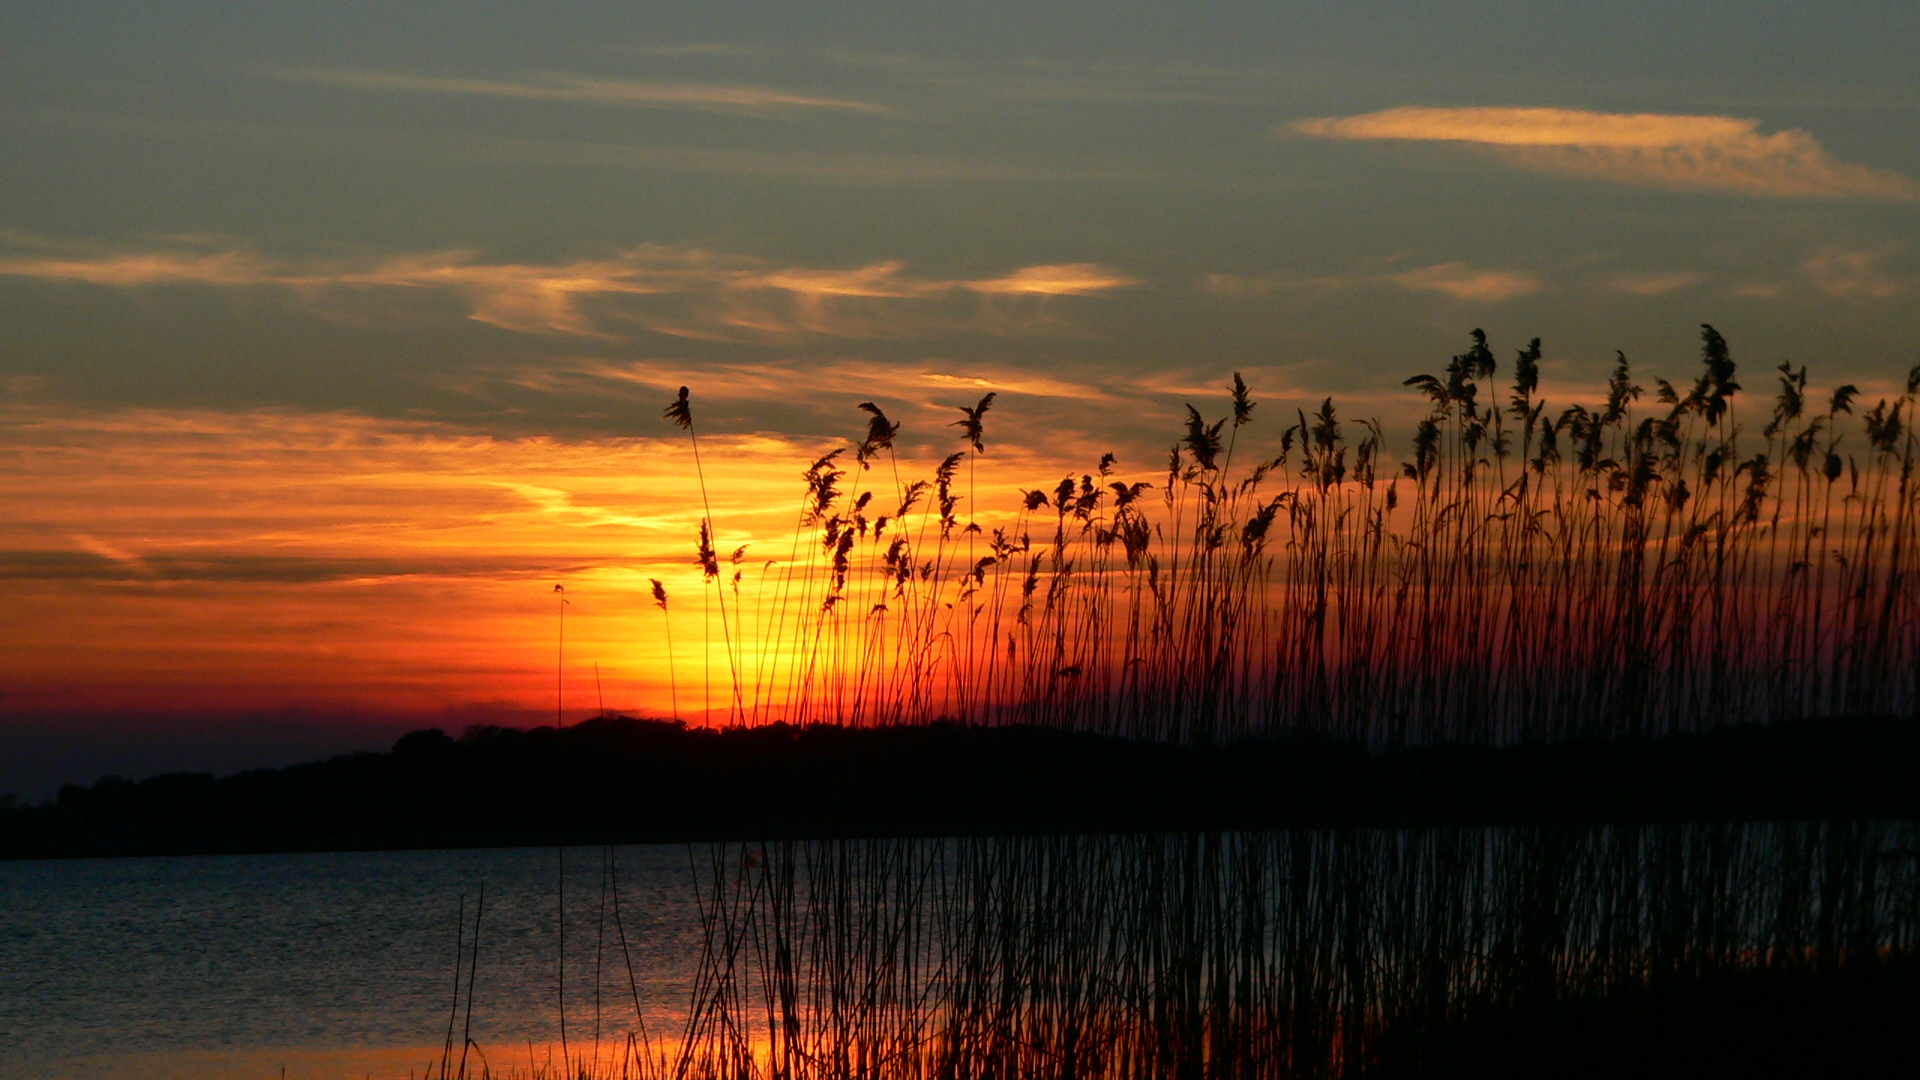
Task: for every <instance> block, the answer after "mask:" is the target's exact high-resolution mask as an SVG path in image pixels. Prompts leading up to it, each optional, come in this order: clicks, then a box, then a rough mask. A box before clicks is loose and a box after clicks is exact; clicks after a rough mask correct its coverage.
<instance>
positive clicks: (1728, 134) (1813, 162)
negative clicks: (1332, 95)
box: [1287, 107, 1920, 201]
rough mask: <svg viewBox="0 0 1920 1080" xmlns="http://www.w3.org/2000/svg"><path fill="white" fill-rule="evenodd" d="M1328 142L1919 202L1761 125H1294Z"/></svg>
mask: <svg viewBox="0 0 1920 1080" xmlns="http://www.w3.org/2000/svg"><path fill="white" fill-rule="evenodd" d="M1287 128H1288V130H1290V131H1293V132H1295V133H1298V134H1302V135H1310V136H1315V137H1319V138H1328V139H1346V140H1361V141H1416V142H1440V143H1453V144H1460V145H1464V146H1469V147H1472V148H1474V149H1477V150H1480V151H1482V152H1485V153H1489V154H1492V155H1494V156H1496V157H1498V158H1500V159H1501V160H1504V161H1507V162H1509V163H1511V164H1513V165H1516V166H1519V167H1521V168H1526V169H1532V170H1534V171H1537V172H1545V173H1552V174H1556V175H1562V176H1577V177H1590V178H1594V179H1601V180H1611V181H1615V182H1618V183H1627V184H1638V185H1644V186H1651V187H1663V188H1672V189H1677V190H1682V191H1711V192H1725V193H1731V194H1739V195H1753V196H1769V197H1781V198H1786V197H1802V198H1865V199H1889V200H1903V201H1904V200H1912V199H1920V182H1916V181H1914V180H1912V179H1911V178H1909V177H1906V176H1902V175H1900V174H1899V173H1895V172H1890V171H1887V170H1884V169H1876V168H1872V167H1870V166H1866V165H1856V164H1854V163H1852V162H1846V161H1841V160H1839V159H1837V158H1835V157H1833V156H1832V155H1831V154H1829V153H1827V151H1826V149H1825V148H1824V147H1822V146H1821V145H1820V143H1819V142H1818V141H1817V140H1816V139H1814V137H1813V136H1812V135H1811V134H1809V133H1807V132H1805V131H1800V130H1796V129H1788V130H1785V131H1777V132H1773V133H1771V134H1768V133H1763V132H1761V131H1760V122H1759V121H1758V120H1748V119H1742V118H1740V117H1733V116H1692V115H1680V114H1669V113H1604V112H1588V111H1584V110H1579V109H1547V108H1423V107H1403V108H1396V109H1384V110H1381V111H1379V112H1371V113H1365V114H1362V115H1359V116H1339V117H1317V118H1311V119H1305V120H1298V121H1295V122H1294V123H1292V124H1290V125H1288V126H1287Z"/></svg>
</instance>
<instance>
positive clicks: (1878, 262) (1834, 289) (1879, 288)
mask: <svg viewBox="0 0 1920 1080" xmlns="http://www.w3.org/2000/svg"><path fill="white" fill-rule="evenodd" d="M1894 253H1895V251H1894V249H1891V248H1879V249H1874V250H1854V249H1848V248H1839V247H1833V248H1827V249H1824V250H1822V251H1820V252H1817V253H1816V254H1815V255H1814V256H1813V257H1812V258H1810V259H1808V260H1807V261H1806V262H1805V263H1804V264H1802V265H1801V268H1800V269H1801V272H1802V273H1804V274H1805V275H1806V278H1807V282H1808V284H1811V285H1812V286H1813V287H1814V288H1816V289H1818V290H1820V291H1821V292H1823V293H1826V294H1827V295H1828V296H1832V297H1836V298H1838V299H1841V300H1851V301H1854V302H1856V303H1862V302H1867V301H1873V300H1887V299H1891V298H1892V297H1895V296H1900V295H1902V294H1904V293H1906V292H1908V291H1910V290H1912V289H1913V287H1914V285H1915V282H1914V280H1913V279H1912V278H1909V277H1901V276H1899V275H1897V274H1894V273H1891V272H1889V271H1888V270H1887V265H1886V264H1887V262H1888V261H1889V260H1890V259H1891V258H1892V257H1893V255H1894Z"/></svg>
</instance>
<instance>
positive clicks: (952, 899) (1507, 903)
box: [475, 822, 1920, 1080]
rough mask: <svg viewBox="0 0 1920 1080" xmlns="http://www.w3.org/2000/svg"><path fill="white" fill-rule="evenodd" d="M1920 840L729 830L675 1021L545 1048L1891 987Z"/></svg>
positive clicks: (905, 1064) (1183, 1070)
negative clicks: (780, 836)
mask: <svg viewBox="0 0 1920 1080" xmlns="http://www.w3.org/2000/svg"><path fill="white" fill-rule="evenodd" d="M1916 841H1920V832H1917V831H1916V826H1915V824H1914V823H1911V822H1906V823H1850V824H1765V825H1659V826H1633V827H1597V828H1578V829H1570V828H1520V829H1464V828H1446V829H1426V830H1344V831H1300V832H1290V833H1260V834H1189V835H1134V836H1112V837H1000V838H967V839H949V840H944V841H927V840H870V841H821V842H811V843H803V842H792V843H785V844H778V845H770V846H766V847H759V846H739V845H735V846H731V847H726V846H719V847H715V848H713V849H710V850H709V853H708V857H707V859H706V860H705V864H704V865H703V866H701V867H700V868H699V872H698V874H697V875H696V877H697V882H698V889H699V892H700V897H701V910H702V922H703V925H704V927H705V946H704V949H703V956H702V960H701V965H700V971H699V975H698V977H697V979H696V980H695V983H694V987H693V991H692V994H691V997H690V999H689V1001H688V1002H687V1008H686V1011H685V1012H684V1013H683V1014H681V1015H682V1023H681V1025H680V1027H679V1029H678V1030H675V1031H671V1032H663V1031H660V1030H659V1029H658V1028H657V1027H656V1028H655V1030H654V1033H653V1035H652V1036H651V1037H650V1036H649V1035H648V1034H647V1032H646V1029H645V1028H639V1029H637V1031H638V1034H635V1035H631V1036H629V1037H627V1039H626V1041H625V1042H624V1043H622V1044H620V1045H618V1046H615V1047H613V1048H612V1053H598V1054H596V1055H594V1056H593V1057H592V1058H588V1056H587V1055H586V1054H584V1053H582V1054H580V1055H579V1056H578V1057H577V1058H575V1059H573V1060H572V1061H571V1062H569V1067H568V1068H565V1069H555V1068H553V1067H552V1065H549V1066H548V1068H547V1069H546V1071H545V1074H546V1075H549V1076H555V1077H558V1076H562V1075H564V1076H566V1077H567V1080H578V1078H579V1077H582V1076H589V1077H599V1078H605V1077H611V1076H619V1077H623V1078H625V1077H632V1078H635V1080H669V1078H670V1080H687V1078H696V1077H697V1078H709V1077H732V1078H739V1080H747V1078H754V1080H759V1078H766V1080H812V1078H836V1080H837V1078H852V1077H859V1078H873V1080H892V1078H900V1080H923V1078H931V1077H940V1078H968V1077H1032V1078H1054V1077H1057V1078H1062V1080H1065V1078H1075V1077H1113V1078H1185V1077H1193V1078H1202V1077H1204V1078H1216V1077H1221V1078H1227V1077H1275V1078H1279V1077H1316V1076H1329V1077H1330V1076H1362V1075H1369V1074H1372V1073H1375V1072H1379V1071H1382V1070H1383V1069H1388V1068H1390V1067H1393V1066H1395V1065H1399V1064H1404V1063H1406V1062H1407V1061H1409V1060H1411V1061H1414V1062H1416V1063H1418V1062H1419V1061H1420V1060H1421V1058H1420V1054H1421V1052H1422V1047H1423V1046H1427V1045H1430V1044H1432V1042H1433V1041H1434V1040H1435V1039H1436V1038H1444V1037H1445V1035H1446V1033H1447V1032H1449V1031H1450V1030H1454V1029H1456V1028H1457V1027H1458V1026H1459V1025H1461V1024H1463V1023H1467V1022H1471V1021H1472V1020H1474V1019H1475V1018H1476V1017H1478V1016H1481V1015H1486V1014H1499V1015H1508V1014H1512V1013H1515V1012H1519V1013H1520V1014H1522V1015H1548V1014H1550V1012H1551V1010H1553V1009H1554V1008H1556V1007H1563V1006H1567V1005H1570V1004H1575V1005H1577V1004H1578V1003H1580V1002H1608V1003H1613V1004H1616V1005H1617V1004H1619V1003H1621V1002H1628V1003H1637V1004H1635V1005H1634V1007H1635V1008H1638V1009H1639V1010H1640V1011H1639V1012H1638V1013H1632V1012H1631V1010H1629V1013H1630V1015H1631V1016H1633V1017H1635V1018H1637V1019H1638V1020H1640V1021H1644V1020H1645V1019H1646V1017H1647V1015H1648V1014H1650V1013H1652V1014H1658V1013H1660V1012H1661V1011H1663V1010H1665V1009H1667V1008H1668V1007H1670V1006H1671V1005H1673V1004H1674V1003H1681V1004H1684V1003H1686V1002H1688V1001H1693V1000H1698V996H1699V995H1700V993H1701V992H1702V991H1701V988H1703V987H1704V988H1706V992H1707V993H1709V994H1710V993H1712V992H1713V991H1714V989H1715V988H1716V987H1718V986H1721V985H1724V983H1716V982H1715V981H1714V980H1726V979H1728V978H1739V977H1756V976H1757V977H1775V978H1778V979H1784V980H1793V979H1803V980H1804V979H1810V978H1811V979H1817V978H1819V977H1821V976H1822V975H1832V974H1835V973H1839V974H1843V975H1851V976H1853V977H1857V978H1867V979H1872V978H1876V977H1879V978H1884V979H1885V980H1886V981H1887V982H1886V984H1887V985H1893V986H1897V985H1899V984H1898V983H1897V982H1895V981H1893V980H1895V979H1897V978H1900V977H1906V978H1909V979H1910V978H1911V976H1910V975H1908V976H1900V975H1898V974H1897V971H1898V970H1901V969H1898V968H1897V965H1898V964H1899V963H1900V962H1901V961H1902V959H1903V958H1906V959H1910V958H1911V957H1912V956H1913V955H1914V949H1915V946H1916V945H1920V867H1916V863H1915V856H1916V851H1917V850H1920V846H1917V845H1916ZM1889 973H1894V974H1889ZM1875 985H1879V984H1875ZM623 989H624V987H623ZM1689 995H1692V996H1691V997H1690V996H1689ZM1903 1000H1904V1001H1906V1003H1907V1005H1906V1007H1908V1008H1910V1007H1911V1004H1912V1002H1913V1001H1914V1000H1916V998H1915V996H1914V994H1913V992H1912V989H1911V988H1909V990H1908V996H1907V997H1906V998H1905V999H1903ZM636 1004H637V1002H636ZM1528 1010H1531V1012H1529V1011H1528ZM582 1049H583V1048H582ZM1582 1049H1583V1048H1581V1047H1566V1048H1564V1051H1565V1053H1566V1054H1567V1055H1575V1054H1578V1053H1580V1052H1581V1051H1582ZM1585 1049H1591V1048H1585ZM1568 1060H1571V1058H1568ZM590 1061H591V1062H593V1063H594V1064H589V1062H590ZM475 1074H476V1075H477V1074H478V1070H475Z"/></svg>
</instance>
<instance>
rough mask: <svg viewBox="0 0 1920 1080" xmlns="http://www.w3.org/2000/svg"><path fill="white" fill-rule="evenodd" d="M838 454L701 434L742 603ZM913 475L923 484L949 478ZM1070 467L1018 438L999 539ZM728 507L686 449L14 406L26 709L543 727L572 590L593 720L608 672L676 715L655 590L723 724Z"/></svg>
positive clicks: (1007, 473) (2, 412)
mask: <svg viewBox="0 0 1920 1080" xmlns="http://www.w3.org/2000/svg"><path fill="white" fill-rule="evenodd" d="M927 378H928V379H930V380H932V382H933V383H935V384H939V385H941V386H945V385H946V384H945V383H943V382H941V380H940V379H939V377H937V376H928V377H927ZM952 389H953V390H955V391H956V392H955V393H954V394H953V396H955V397H959V396H961V395H960V394H958V393H957V391H958V390H959V389H962V388H961V387H958V386H955V387H952ZM964 389H966V390H968V391H972V390H974V388H973V387H971V386H967V387H964ZM696 400H697V399H696ZM696 408H698V405H697V404H696ZM662 427H663V428H665V427H666V425H665V424H664V423H663V424H662ZM989 439H990V440H991V439H992V435H991V434H990V435H989ZM835 445H839V446H845V445H846V444H845V442H844V441H838V440H830V439H829V440H818V439H815V440H795V439H787V438H780V437H771V436H758V435H733V436H719V435H716V436H710V437H703V438H702V440H701V454H702V460H703V463H704V466H705V471H706V481H707V483H706V489H707V495H708V498H709V499H710V502H711V506H712V514H713V520H714V523H715V534H716V535H715V544H716V547H718V548H719V549H720V551H721V552H722V553H723V555H730V554H731V553H733V552H734V551H735V550H737V549H739V548H742V547H744V548H746V551H745V553H744V555H743V557H742V559H741V561H740V563H739V564H738V566H737V567H736V566H731V565H730V566H729V567H728V573H729V574H731V573H732V572H733V570H735V569H738V570H740V571H741V573H742V575H743V581H742V585H741V594H740V595H742V596H745V597H747V598H748V599H749V600H751V599H753V598H755V597H756V596H757V595H758V594H759V590H761V589H763V588H768V589H770V588H772V584H771V583H772V582H774V581H776V580H777V578H778V575H779V574H780V573H781V572H782V570H781V568H782V567H783V566H786V565H788V564H789V563H790V562H791V560H792V559H793V558H794V556H795V551H796V549H795V546H794V545H795V533H794V527H795V523H796V520H797V518H798V513H799V509H800V504H801V497H802V495H803V493H804V484H803V483H802V481H801V478H800V474H801V472H802V470H804V469H805V467H806V465H807V463H808V462H810V461H812V460H813V459H814V458H816V457H818V456H819V455H820V454H821V453H822V452H824V451H825V450H827V449H831V448H832V447H833V446H835ZM944 445H945V444H944V443H943V444H942V446H943V447H944ZM850 456H851V455H849V457H850ZM889 464H890V463H889ZM1079 464H1086V463H1084V462H1081V463H1079ZM848 465H849V469H850V473H849V477H848V479H847V481H846V489H847V490H848V491H849V492H854V491H858V490H868V489H871V490H873V491H874V492H875V494H876V497H877V501H878V502H879V503H881V504H885V502H886V500H888V499H892V498H895V497H896V494H895V492H894V484H895V474H894V472H893V470H892V468H890V467H886V466H877V467H876V468H875V469H873V470H869V471H866V472H860V471H859V470H858V468H857V466H853V465H852V463H851V462H849V463H848ZM898 467H899V469H900V471H901V473H902V474H903V475H907V476H917V475H921V474H924V473H926V472H928V471H930V469H931V467H932V462H929V461H920V460H913V459H909V458H907V457H902V459H901V460H900V461H899V463H898ZM1059 467H1060V466H1059V464H1058V463H1056V462H1054V461H1052V460H1050V459H1048V458H1046V457H1045V456H1043V455H1036V454H1035V453H1033V452H1030V451H1022V450H1020V449H1018V448H1015V447H1010V446H1006V447H1003V446H997V445H996V446H995V447H993V452H992V453H990V454H989V455H988V456H987V457H984V458H982V459H981V460H980V462H979V469H978V485H979V494H980V499H981V505H982V508H983V516H982V520H983V521H987V522H992V521H997V520H999V518H1000V516H1001V515H1003V514H1005V515H1011V513H1012V512H1014V511H1015V510H1017V507H1018V489H1019V488H1020V487H1022V486H1032V485H1034V484H1035V483H1040V482H1045V481H1047V480H1048V479H1049V478H1057V476H1058V471H1057V470H1058V468H1059ZM702 502H703V500H702V498H701V496H700V494H699V488H698V487H697V486H696V482H695V477H694V473H693V461H692V457H691V453H690V451H689V449H688V447H687V444H686V442H685V441H684V438H678V437H673V436H669V435H666V434H664V433H663V434H662V435H661V436H660V437H657V438H625V439H603V440H596V441H586V442H569V441H564V440H558V439H552V438H546V437H529V438H494V437H488V436H482V435H475V434H471V433H466V432H462V431H460V430H458V429H454V428H450V427H445V426H441V425H437V424H431V423H414V422H404V421H392V420H376V419H372V418H367V417H363V416H357V415H352V414H343V413H302V412H293V411H286V410H262V411H253V412H212V411H205V410H162V409H140V410H121V411H111V412H99V411H88V412H75V411H72V410H70V409H63V408H59V407H54V406H34V405H24V406H11V407H7V408H4V409H0V579H4V586H5V588H6V589H7V590H8V593H9V596H10V597H11V599H12V602H13V603H14V604H16V605H17V606H18V609H19V610H22V611H31V612H33V613H34V617H33V618H32V619H31V620H19V619H15V620H8V621H7V622H6V623H5V624H3V625H0V687H4V694H0V698H4V702H5V705H6V707H8V708H11V709H14V710H35V711H39V710H49V711H59V710H83V711H84V710H89V709H93V710H145V711H167V710H195V709H201V710H216V711H217V710H246V709H259V708H277V707H302V708H307V709H319V710H329V709H331V710H338V711H342V712H355V711H357V712H362V713H365V712H377V713H381V714H385V715H396V714H401V715H416V716H431V715H432V714H434V713H435V712H436V711H438V710H442V709H445V708H454V709H467V710H474V709H493V710H496V712H499V713H500V715H503V716H512V717H517V718H533V719H537V718H538V717H539V716H540V715H542V711H543V710H551V708H552V706H553V693H554V666H553V665H554V661H555V654H554V634H555V630H556V615H557V611H556V608H555V605H554V603H553V600H554V598H553V596H552V585H553V584H555V583H558V582H564V583H565V584H566V586H567V595H568V597H569V598H570V599H571V600H572V606H571V607H570V608H569V609H568V615H567V620H568V621H567V640H568V642H569V644H568V647H567V676H566V678H567V682H568V685H569V686H570V687H571V688H572V689H571V691H570V692H569V693H568V697H567V707H568V709H569V713H570V715H584V714H587V713H590V712H592V711H593V710H594V709H596V708H597V707H598V704H599V700H598V697H597V694H596V684H595V682H594V670H595V665H597V666H598V672H599V684H598V689H600V690H603V691H604V693H605V701H606V704H607V706H608V707H609V708H615V709H624V710H629V711H634V712H647V713H664V712H666V711H667V709H668V703H669V701H671V700H672V698H673V688H672V686H670V684H669V671H670V670H671V668H670V665H669V662H668V661H669V655H668V651H667V648H666V643H665V636H664V634H663V632H662V630H663V627H662V624H661V622H660V618H661V616H660V613H659V612H658V611H657V610H656V609H655V608H654V607H653V605H652V602H651V599H650V597H649V595H648V592H649V587H650V586H649V582H650V579H652V578H659V579H661V580H662V581H664V582H665V584H666V587H667V589H668V591H669V593H670V594H671V596H672V597H673V606H674V610H675V613H676V614H675V616H674V617H675V619H676V620H677V621H676V623H675V625H674V641H675V647H676V648H677V649H679V650H680V652H679V658H678V663H679V665H680V667H679V670H678V673H677V682H678V687H679V694H680V698H681V700H680V706H681V710H682V714H683V715H685V716H687V717H688V718H689V719H693V718H697V717H698V716H699V715H700V713H701V710H702V709H703V708H704V707H705V703H704V701H703V700H700V699H697V698H694V697H692V695H693V694H694V693H695V692H696V690H697V689H698V687H699V686H700V685H701V683H702V681H703V680H702V675H703V673H702V672H701V670H700V665H701V664H702V662H703V660H704V659H705V658H706V657H707V656H709V655H710V656H711V657H712V662H713V663H715V664H719V663H720V662H721V660H722V659H723V657H724V652H723V651H721V650H723V649H724V648H725V647H726V641H725V639H724V634H723V631H722V627H721V625H720V624H719V623H718V622H717V618H708V617H707V616H708V615H709V613H710V612H711V613H712V614H714V615H715V616H716V617H717V611H718V608H717V606H715V607H712V608H709V607H708V606H707V605H710V604H717V600H716V598H715V595H714V592H715V590H714V587H713V586H711V585H707V584H705V583H704V582H703V581H702V578H701V574H700V570H699V567H698V564H697V561H696V559H695V540H696V537H697V535H698V528H699V519H700V516H701V514H702V509H701V508H702ZM963 512H964V511H963ZM807 543H808V544H811V543H812V540H811V539H809V540H808V541H807ZM799 554H800V555H802V556H805V555H807V554H808V552H807V551H801V552H800V553H799ZM769 562H771V563H772V564H773V565H772V566H769V565H768V563H769ZM734 617H735V620H736V622H738V621H739V619H740V614H739V613H738V612H736V613H735V616H734ZM747 621H748V622H749V623H751V621H752V620H751V619H748V620H747ZM750 629H751V628H750ZM755 640H758V639H757V637H756V638H755ZM708 644H711V645H712V647H713V650H714V651H712V652H711V653H710V654H709V653H707V652H705V651H704V646H706V645H708ZM776 644H777V643H769V645H768V646H767V647H768V648H774V647H775V645H776ZM737 645H738V643H737V642H736V646H737ZM719 677H720V676H719V675H718V674H716V678H719ZM714 707H715V708H717V709H723V708H724V707H725V703H724V702H715V703H714ZM545 715H548V716H550V715H551V712H550V711H548V712H546V713H545Z"/></svg>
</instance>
